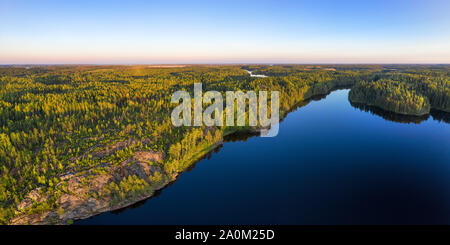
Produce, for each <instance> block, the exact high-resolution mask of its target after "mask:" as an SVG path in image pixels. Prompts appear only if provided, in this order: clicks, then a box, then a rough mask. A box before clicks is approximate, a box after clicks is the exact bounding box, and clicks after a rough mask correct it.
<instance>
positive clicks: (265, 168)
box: [76, 90, 450, 224]
mask: <svg viewBox="0 0 450 245" xmlns="http://www.w3.org/2000/svg"><path fill="white" fill-rule="evenodd" d="M348 91H349V90H338V91H335V92H332V93H331V94H330V95H328V96H327V97H326V98H325V99H322V100H318V101H312V102H310V103H309V104H307V105H306V106H303V107H301V108H298V109H297V110H296V111H294V112H292V113H290V114H289V115H288V116H287V117H286V118H285V119H284V120H283V122H282V123H281V125H280V131H279V135H278V136H277V137H275V138H261V137H250V138H247V139H246V140H244V139H242V138H245V137H240V139H238V140H236V139H235V141H229V142H226V143H224V144H223V147H222V148H221V149H220V150H218V151H217V152H214V153H212V154H210V155H209V158H205V159H203V160H201V161H199V162H198V163H197V164H196V165H195V167H193V168H192V169H191V170H190V171H188V172H185V173H183V174H181V176H180V177H179V178H178V180H177V181H176V182H174V183H172V184H171V185H170V186H168V187H166V188H164V189H163V190H162V191H161V192H159V193H158V195H156V196H155V197H152V198H150V199H148V200H146V201H144V202H140V203H138V204H136V205H134V206H133V207H129V208H125V209H122V210H120V211H115V212H108V213H104V214H101V215H98V216H95V217H92V218H89V219H86V220H81V221H78V222H76V224H450V124H448V123H445V122H443V121H440V120H437V119H435V118H441V119H442V118H443V119H444V120H448V115H443V116H442V115H437V116H433V117H432V116H430V117H428V118H421V119H417V118H415V119H408V118H402V117H398V116H396V115H385V114H382V113H381V112H377V111H376V110H375V111H374V112H371V111H370V110H369V111H364V109H358V108H356V107H355V106H352V105H351V104H350V102H349V101H348V98H347V97H348ZM365 110H367V109H365ZM380 113H381V114H380ZM377 114H379V115H377ZM391 120H394V121H391ZM411 120H414V121H416V123H412V122H410V121H411ZM418 121H419V122H420V123H418V124H417V122H418ZM405 122H410V123H405Z"/></svg>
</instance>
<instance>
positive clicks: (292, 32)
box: [0, 0, 450, 64]
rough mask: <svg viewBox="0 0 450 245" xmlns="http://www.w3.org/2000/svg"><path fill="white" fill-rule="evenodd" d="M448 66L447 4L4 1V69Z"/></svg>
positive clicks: (395, 0)
mask: <svg viewBox="0 0 450 245" xmlns="http://www.w3.org/2000/svg"><path fill="white" fill-rule="evenodd" d="M262 62H264V63H450V1H448V0H422V1H419V0H409V1H407V0H386V1H385V0H377V1H376V0H360V1H350V0H348V1H337V0H336V1H330V0H315V1H312V0H311V1H300V0H298V1H283V0H277V1H264V0H260V1H250V0H248V1H246V0H241V1H233V0H231V1H230V0H227V1H219V0H217V1H215V0H209V1H170V0H167V1H133V0H128V1H95V0H91V1H83V0H77V1H71V0H65V1H40V0H29V1H24V0H0V64H11V63H15V64H18V63H22V64H25V63H28V64H30V63H52V64H55V63H90V64H94V63H97V64H111V63H120V64H124V63H126V64H130V63H132V64H133V63H148V64H150V63H262Z"/></svg>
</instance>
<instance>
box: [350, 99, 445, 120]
mask: <svg viewBox="0 0 450 245" xmlns="http://www.w3.org/2000/svg"><path fill="white" fill-rule="evenodd" d="M350 104H351V105H352V106H353V107H354V108H357V109H359V110H361V111H364V112H368V113H370V114H372V115H376V116H380V117H382V118H383V119H385V120H388V121H392V122H398V123H414V124H420V123H421V122H423V121H426V120H428V118H430V116H431V117H432V118H433V119H434V120H436V121H439V122H441V121H443V122H446V123H449V122H450V113H448V112H444V111H438V110H431V113H430V114H427V115H423V116H413V115H402V114H398V113H395V112H391V111H386V110H383V109H381V108H379V107H376V106H369V105H365V104H360V103H354V102H350Z"/></svg>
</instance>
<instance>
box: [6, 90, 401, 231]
mask: <svg viewBox="0 0 450 245" xmlns="http://www.w3.org/2000/svg"><path fill="white" fill-rule="evenodd" d="M328 85H330V86H329V87H328V86H327V87H326V89H316V88H314V87H310V88H309V89H308V91H307V92H305V94H304V97H303V99H301V100H299V101H296V102H295V103H294V104H293V105H292V106H291V108H290V109H289V110H286V111H285V112H284V113H283V115H282V116H281V117H280V122H281V121H282V120H283V119H284V118H285V117H286V116H287V115H288V114H290V113H291V112H292V111H294V110H296V109H297V108H298V107H299V104H301V103H304V102H309V101H310V100H314V97H319V96H320V97H323V98H324V97H326V96H327V95H328V94H330V93H332V92H333V91H336V90H340V89H351V87H352V86H353V85H349V84H347V85H343V86H339V85H336V84H328ZM323 98H319V99H323ZM349 101H350V99H349ZM350 102H351V101H350ZM394 113H395V112H394ZM257 132H259V129H257V128H252V127H248V128H234V129H232V130H230V131H226V132H225V130H223V131H222V138H221V140H219V141H217V142H215V143H213V144H211V145H208V146H206V147H203V148H201V149H199V150H198V151H197V152H196V153H194V156H193V157H191V158H190V159H188V160H186V161H185V162H183V169H182V170H180V171H176V172H174V173H172V175H168V176H166V178H164V181H162V182H161V183H158V184H157V185H155V186H154V187H152V188H150V189H149V190H147V191H146V192H145V193H144V194H142V195H138V196H136V197H135V198H128V199H124V200H121V201H119V202H118V203H116V204H114V205H110V200H103V202H102V201H101V200H94V201H96V203H97V206H95V207H94V209H93V210H90V211H89V212H81V213H77V211H79V210H85V208H86V206H89V205H90V201H91V200H85V202H82V203H80V205H78V206H76V207H74V208H73V210H65V211H66V212H69V211H73V212H75V214H74V215H69V216H66V217H63V218H61V217H60V215H59V214H58V211H57V209H52V210H47V211H44V212H40V213H34V214H23V215H19V216H16V217H14V218H13V219H12V220H11V221H10V222H9V224H10V225H23V224H38V225H42V224H63V225H64V224H71V223H73V221H74V220H82V219H87V218H89V217H93V216H96V215H99V214H101V213H105V212H110V211H115V210H119V209H123V208H127V207H129V206H131V205H133V204H135V203H137V202H140V201H143V200H146V199H149V198H151V197H152V196H153V195H154V194H155V192H156V191H158V190H161V189H164V188H165V187H167V186H168V185H170V183H173V182H175V181H176V180H177V178H178V177H179V176H180V175H181V174H182V173H183V172H185V171H186V170H187V169H189V168H190V167H192V166H194V165H195V164H196V163H197V162H198V161H199V160H200V159H201V158H202V157H204V156H205V155H207V154H209V153H211V152H212V151H213V150H215V149H216V148H218V147H219V146H221V145H223V143H224V138H225V137H226V136H231V135H235V134H238V133H257Z"/></svg>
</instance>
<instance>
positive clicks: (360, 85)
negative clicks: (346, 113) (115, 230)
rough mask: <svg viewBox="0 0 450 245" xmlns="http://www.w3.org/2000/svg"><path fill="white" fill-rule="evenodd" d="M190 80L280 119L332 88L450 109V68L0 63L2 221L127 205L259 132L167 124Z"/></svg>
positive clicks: (65, 218) (395, 104)
mask: <svg viewBox="0 0 450 245" xmlns="http://www.w3.org/2000/svg"><path fill="white" fill-rule="evenodd" d="M245 70H250V71H252V72H253V73H254V74H261V75H267V76H268V77H250V76H249V75H248V73H247V72H246V71H245ZM194 83H202V85H203V90H216V91H219V92H221V93H225V91H229V90H233V91H238V90H241V91H244V92H245V91H248V90H254V91H255V92H258V91H279V94H280V117H281V118H282V117H284V116H286V114H287V113H288V112H289V111H290V110H291V109H292V108H294V107H295V106H296V105H298V104H299V103H301V102H303V101H305V100H307V99H309V98H311V97H313V96H316V95H323V94H327V93H329V92H331V91H333V90H335V89H339V88H351V91H350V93H349V100H350V101H351V102H357V103H362V104H367V105H370V106H377V107H379V108H381V109H384V110H387V111H392V112H395V113H400V114H406V115H413V116H420V115H425V114H428V113H430V110H431V109H434V110H439V111H442V112H444V113H450V66H446V65H186V66H174V67H171V66H148V65H134V66H94V65H79V66H75V65H72V66H69V65H60V66H56V65H55V66H52V65H48V66H47V65H41V66H1V67H0V223H1V224H36V223H39V224H42V223H43V224H55V223H57V224H71V223H72V222H73V220H75V219H81V218H86V217H89V216H91V215H94V214H97V213H100V212H104V211H107V210H111V209H116V208H119V207H124V206H126V205H130V204H132V203H134V202H136V201H138V200H142V199H145V198H147V197H149V196H151V195H152V193H154V192H155V191H156V190H158V189H160V188H162V187H164V186H165V185H167V184H168V183H170V182H171V181H173V180H174V179H175V178H176V177H177V175H178V174H179V173H181V172H183V171H184V170H186V169H187V168H188V167H189V166H191V165H192V164H193V163H195V161H196V160H197V159H199V158H200V157H202V156H203V155H205V154H207V153H208V152H210V151H211V150H212V149H214V148H215V147H217V146H219V145H220V144H221V143H222V141H223V137H224V136H226V135H230V134H233V133H234V132H237V131H242V130H244V131H248V130H254V128H253V129H252V128H250V127H238V126H236V127H231V128H230V127H225V126H223V127H206V126H201V127H174V126H173V125H172V123H171V120H170V114H171V111H172V110H173V108H174V107H175V106H176V104H173V103H171V96H172V94H173V93H174V92H175V91H178V90H185V91H188V92H189V93H193V84H194ZM191 97H193V96H192V95H191ZM447 121H448V120H447Z"/></svg>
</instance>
